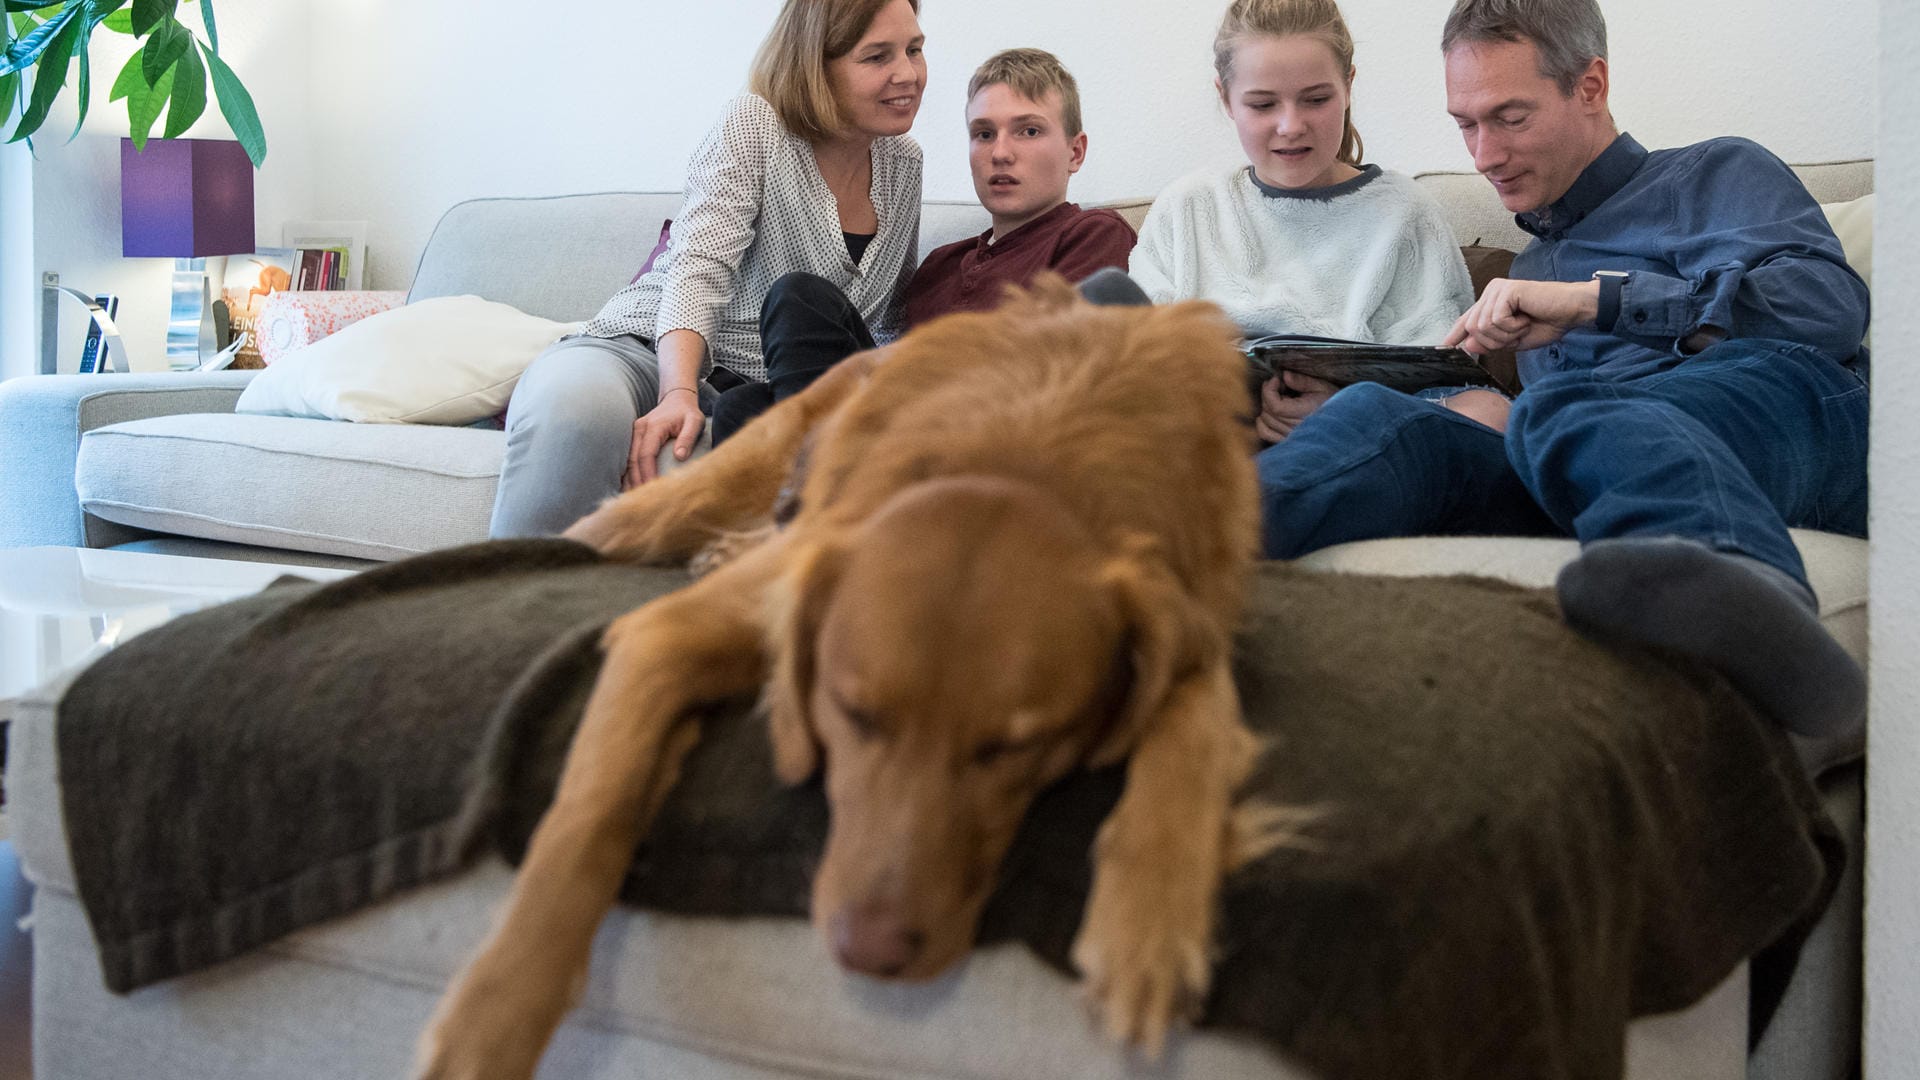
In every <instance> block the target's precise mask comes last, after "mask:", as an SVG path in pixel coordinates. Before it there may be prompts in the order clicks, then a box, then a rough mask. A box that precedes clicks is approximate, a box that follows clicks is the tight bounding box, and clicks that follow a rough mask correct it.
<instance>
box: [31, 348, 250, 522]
mask: <svg viewBox="0 0 1920 1080" xmlns="http://www.w3.org/2000/svg"><path fill="white" fill-rule="evenodd" d="M253 375H254V373H253V372H251V371H210V372H152V373H147V372H136V373H134V374H130V375H128V374H112V375H28V376H22V377H20V378H17V379H10V380H8V381H6V382H4V383H0V462H5V463H6V467H5V468H0V507H3V508H4V510H5V512H4V513H0V548H9V547H29V546H33V545H38V544H60V545H67V546H72V547H86V546H89V545H88V543H87V531H88V530H87V525H86V515H85V514H84V513H83V512H82V511H81V509H80V497H79V495H78V494H77V493H76V492H75V490H74V485H73V468H74V461H75V459H76V458H77V457H78V456H79V453H80V436H81V435H83V434H85V433H86V432H88V431H91V430H93V429H94V428H97V427H105V426H106V425H108V424H117V423H119V422H121V421H123V420H142V419H145V418H147V417H149V416H169V415H172V414H175V413H195V412H232V411H233V405H234V402H236V401H238V400H239V398H240V391H241V390H243V389H245V387H246V385H247V380H249V379H251V378H252V377H253Z"/></svg>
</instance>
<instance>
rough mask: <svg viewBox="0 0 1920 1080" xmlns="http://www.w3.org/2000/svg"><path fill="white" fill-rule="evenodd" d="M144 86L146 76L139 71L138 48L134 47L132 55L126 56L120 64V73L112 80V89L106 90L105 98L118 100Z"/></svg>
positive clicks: (142, 88)
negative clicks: (125, 59)
mask: <svg viewBox="0 0 1920 1080" xmlns="http://www.w3.org/2000/svg"><path fill="white" fill-rule="evenodd" d="M143 47H144V46H143ZM146 88H147V77H146V76H145V75H142V74H141V73H140V49H135V50H133V55H132V56H129V57H127V62H126V63H125V64H123V65H121V67H120V74H119V75H118V76H117V77H115V79H114V80H113V89H112V90H109V91H108V92H107V100H108V101H119V100H120V99H121V98H123V97H127V96H129V95H132V94H136V93H138V92H140V91H142V90H145V89H146Z"/></svg>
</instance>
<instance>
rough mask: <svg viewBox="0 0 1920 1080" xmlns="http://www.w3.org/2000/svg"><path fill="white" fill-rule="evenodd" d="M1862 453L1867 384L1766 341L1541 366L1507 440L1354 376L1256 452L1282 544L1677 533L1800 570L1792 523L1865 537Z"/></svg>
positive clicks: (1269, 524)
mask: <svg viewBox="0 0 1920 1080" xmlns="http://www.w3.org/2000/svg"><path fill="white" fill-rule="evenodd" d="M1866 463H1867V386H1866V383H1865V382H1864V381H1863V380H1862V379H1861V378H1860V377H1859V376H1858V375H1855V374H1854V373H1853V372H1852V371H1850V370H1848V369H1847V368H1845V367H1843V366H1841V365H1840V364H1838V363H1836V362H1835V361H1833V360H1831V359H1829V358H1828V357H1826V356H1825V355H1824V354H1822V353H1820V352H1818V351H1816V350H1814V349H1811V348H1809V347H1807V346H1804V345H1798V344H1794V343H1791V342H1785V341H1767V340H1733V341H1726V342H1722V343H1720V344H1718V345H1715V346H1713V347H1712V348H1709V349H1707V350H1705V351H1704V352H1701V353H1700V354H1699V355H1697V356H1693V357H1688V358H1684V359H1682V358H1678V357H1676V358H1672V359H1670V360H1666V361H1663V362H1661V363H1660V364H1658V365H1654V366H1652V367H1650V368H1647V369H1643V370H1642V371H1640V372H1637V373H1633V374H1630V375H1627V376H1618V375H1611V376H1601V375H1597V374H1594V373H1593V372H1588V371H1570V372H1557V373H1554V374H1552V375H1548V376H1546V377H1544V378H1541V379H1539V380H1537V381H1536V382H1534V383H1532V384H1530V385H1529V386H1528V387H1527V388H1526V390H1525V392H1523V393H1522V394H1521V395H1520V396H1519V398H1517V399H1516V400H1515V401H1514V403H1513V412H1512V414H1511V416H1510V418H1509V421H1508V427H1507V434H1506V436H1505V437H1504V438H1503V437H1502V436H1501V435H1500V433H1498V432H1496V431H1494V430H1492V429H1491V428H1487V427H1485V426H1483V425H1481V424H1478V423H1475V422H1474V421H1472V420H1468V419H1466V418H1465V417H1463V416H1461V415H1459V414H1457V413H1454V412H1450V411H1448V410H1447V409H1445V408H1444V407H1442V406H1440V405H1438V404H1436V403H1433V402H1429V401H1422V400H1419V399H1417V398H1414V397H1410V396H1408V395H1406V394H1400V393H1396V392H1394V391H1391V390H1385V389H1382V388H1381V387H1379V386H1376V385H1371V384H1365V383H1362V384H1358V385H1355V386H1350V387H1348V388H1346V389H1344V390H1341V391H1340V392H1339V393H1337V394H1335V395H1334V396H1333V397H1331V398H1330V399H1328V401H1327V403H1326V404H1325V405H1323V406H1321V407H1320V409H1319V410H1318V411H1317V412H1315V413H1314V414H1313V415H1312V416H1310V417H1308V418H1307V419H1306V420H1305V421H1304V422H1302V423H1301V425H1300V426H1299V427H1298V428H1297V429H1295V431H1294V433H1293V434H1292V435H1291V436H1290V437H1288V438H1287V439H1286V441H1284V442H1281V443H1279V444H1276V445H1274V446H1272V447H1269V448H1268V449H1267V450H1265V451H1264V452H1262V453H1261V454H1260V456H1259V458H1258V466H1259V472H1260V488H1261V513H1262V523H1263V527H1264V531H1265V540H1266V551H1267V554H1268V555H1269V556H1271V557H1274V558H1292V557H1295V556H1298V555H1302V554H1305V553H1306V552H1309V551H1313V550H1315V549H1317V548H1322V547H1326V546H1328V545H1331V544H1337V543H1341V542H1344V541H1348V540H1363V539H1372V538H1377V537H1388V536H1421V535H1448V534H1451V535H1474V534H1516V533H1518V534H1554V533H1558V534H1563V535H1570V536H1574V537H1578V538H1579V539H1580V540H1581V541H1582V542H1585V541H1590V540H1598V539H1603V538H1613V537H1631V536H1642V537H1655V536H1680V537H1686V538H1689V539H1693V540H1698V541H1700V542H1701V543H1704V544H1707V545H1709V546H1711V547H1713V548H1715V549H1717V550H1721V551H1728V552H1734V553H1738V554H1741V555H1746V556H1750V557H1752V558H1755V559H1759V560H1761V561H1763V562H1765V563H1768V564H1770V565H1772V566H1775V567H1778V568H1779V569H1781V570H1783V571H1785V572H1787V573H1788V574H1791V575H1792V576H1793V577H1795V578H1797V579H1799V580H1801V581H1803V582H1804V581H1805V580H1806V572H1805V568H1804V567H1803V566H1802V565H1801V562H1800V555H1799V552H1798V551H1797V550H1795V548H1794V546H1793V541H1792V539H1791V538H1790V537H1789V536H1788V535H1787V527H1788V526H1797V527H1806V528H1816V529H1826V530H1830V531H1833V532H1841V533H1848V534H1851V535H1856V536H1864V535H1865V534H1866V527H1867V464H1866Z"/></svg>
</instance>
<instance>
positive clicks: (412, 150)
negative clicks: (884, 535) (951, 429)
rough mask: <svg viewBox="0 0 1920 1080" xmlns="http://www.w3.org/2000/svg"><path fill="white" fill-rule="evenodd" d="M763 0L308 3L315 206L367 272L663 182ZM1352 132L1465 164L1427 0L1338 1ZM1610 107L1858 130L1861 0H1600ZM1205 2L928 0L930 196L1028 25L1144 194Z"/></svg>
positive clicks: (1203, 133)
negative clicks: (691, 0)
mask: <svg viewBox="0 0 1920 1080" xmlns="http://www.w3.org/2000/svg"><path fill="white" fill-rule="evenodd" d="M778 7H779V3H778V0H709V2H707V3H705V4H701V5H694V4H686V3H684V2H681V0H581V2H578V3H575V4H572V5H569V6H567V7H566V8H564V9H561V10H552V11H549V10H544V9H542V10H540V11H538V12H536V13H535V14H533V15H531V16H530V15H528V14H527V13H526V12H527V9H526V8H525V7H524V5H513V4H508V3H505V2H504V0H409V2H408V3H406V4H392V3H379V2H377V0H334V2H332V3H328V4H323V5H316V6H315V8H314V10H313V16H312V17H313V38H314V50H315V56H316V57H317V58H321V59H319V60H318V61H317V62H316V66H315V69H314V79H315V92H314V95H313V107H314V136H315V139H316V144H317V147H318V153H317V155H316V162H315V164H316V168H317V170H318V172H317V176H318V178H319V183H318V185H317V187H316V189H315V193H314V196H315V199H316V203H317V205H316V207H315V212H316V213H317V214H318V215H319V216H322V217H328V218H333V217H341V218H352V219H357V218H365V219H367V220H368V221H369V222H370V235H369V243H370V245H371V250H370V251H369V253H368V266H369V269H370V271H371V272H372V279H371V283H372V284H377V285H378V286H379V287H383V288H389V287H397V286H402V285H404V284H405V283H406V282H407V281H408V280H409V279H410V277H411V274H412V271H413V264H414V262H415V260H416V258H417V257H418V254H419V250H420V248H421V246H422V245H423V244H424V243H425V240H426V237H427V234H428V232H429V231H430V230H431V228H432V226H433V223H434V221H435V219H436V218H437V217H438V215H439V214H440V212H441V211H442V210H444V209H445V208H446V207H447V206H449V205H451V204H452V203H453V202H455V201H457V200H459V199H463V198H469V197H472V196H477V195H522V194H542V195H544V194H555V193H561V192H569V191H591V190H602V189H609V188H625V189H642V190H661V189H670V190H676V191H677V190H679V187H680V183H681V180H682V178H683V173H684V169H685V165H686V160H687V157H688V155H689V154H690V153H691V151H692V149H693V147H694V144H695V143H696V142H697V141H698V140H699V138H700V136H701V135H702V134H703V133H704V131H705V130H706V128H707V126H708V125H709V124H710V123H712V121H713V119H714V117H715V116H717V115H718V113H719V111H720V107H721V104H722V102H724V101H725V99H726V98H727V97H728V96H730V95H731V94H733V93H735V92H737V91H738V90H739V88H740V87H741V86H742V85H743V84H744V81H745V75H746V68H747V64H748V61H749V60H750V59H751V57H752V53H753V50H754V48H755V46H756V45H757V44H758V39H759V37H760V35H761V34H762V33H763V32H764V31H765V28H766V27H767V25H768V24H769V23H770V22H771V21H772V17H773V13H774V12H775V11H776V10H778ZM1344 7H1345V9H1346V12H1347V15H1348V20H1349V22H1350V24H1351V26H1352V28H1353V31H1354V35H1355V38H1356V39H1357V43H1358V55H1357V58H1356V59H1357V66H1358V67H1359V69H1360V77H1359V82H1358V83H1357V86H1356V100H1357V106H1356V112H1357V115H1356V120H1357V122H1358V123H1359V125H1360V129H1361V133H1362V135H1363V136H1364V137H1365V138H1366V141H1367V148H1368V156H1369V157H1370V158H1372V159H1373V160H1376V161H1379V162H1380V163H1382V164H1384V165H1386V166H1388V167H1390V168H1396V169H1400V170H1403V171H1408V172H1413V171H1418V170H1423V169H1438V168H1465V167H1467V164H1468V162H1467V157H1466V154H1465V152H1464V151H1463V150H1462V149H1461V147H1460V141H1459V137H1458V135H1457V134H1456V133H1455V131H1454V129H1453V125H1452V122H1451V121H1450V120H1449V119H1448V118H1447V116H1446V113H1445V108H1444V100H1443V97H1442V91H1441V68H1440V58H1439V55H1438V40H1439V32H1440V24H1441V22H1442V21H1443V19H1444V17H1445V14H1446V10H1447V4H1445V3H1444V2H1441V0H1427V2H1426V3H1422V4H1407V3H1404V2H1403V0H1346V2H1345V4H1344ZM1606 9H1607V11H1608V13H1609V17H1610V23H1611V29H1612V41H1613V51H1614V55H1615V58H1616V60H1615V80H1616V81H1615V94H1614V101H1615V105H1616V113H1617V115H1618V117H1619V119H1620V121H1621V122H1622V124H1623V125H1624V126H1625V127H1626V128H1627V129H1628V130H1630V131H1632V132H1633V133H1634V134H1635V135H1636V136H1637V137H1639V138H1640V139H1641V140H1642V141H1643V142H1646V143H1648V144H1649V145H1655V146H1658V145H1671V144H1675V143H1682V142H1689V141H1692V140H1695V139H1699V138H1704V137H1706V136H1710V135H1717V134H1727V133H1736V134H1743V135H1748V136H1751V137H1754V138H1757V139H1759V140H1761V141H1762V142H1764V143H1766V144H1768V145H1769V146H1771V147H1772V148H1773V149H1774V150H1775V151H1776V152H1777V153H1779V154H1780V155H1781V156H1783V157H1786V158H1789V159H1791V160H1796V161H1813V160H1824V159H1830V158H1841V157H1862V156H1866V155H1868V154H1870V153H1871V152H1872V147H1873V137H1874V110H1873V101H1874V86H1873V73H1872V67H1871V65H1870V64H1869V63H1868V62H1867V60H1866V58H1867V57H1870V56H1872V55H1873V49H1874V46H1873V40H1874V0H1835V2H1833V3H1827V4H1807V3H1805V2H1804V0H1751V2H1742V3H1739V4H1691V3H1690V4H1672V3H1668V2H1666V0H1607V3H1606ZM1224 10H1225V3H1224V0H1214V2H1196V0H1180V2H1177V3H1174V2H1169V0H1053V2H1048V3H1035V2H1033V0H925V5H924V8H923V11H922V25H923V26H924V27H925V28H926V30H927V34H928V60H929V67H930V69H931V75H930V85H929V87H928V95H927V101H926V104H925V105H924V106H923V108H922V111H921V114H920V121H919V123H918V125H917V126H916V128H915V135H916V136H918V138H919V139H920V141H921V143H922V144H923V145H924V146H925V147H926V150H927V183H926V191H927V195H928V196H929V197H932V198H948V199H970V198H972V197H973V192H972V187H971V184H970V182H969V181H968V178H967V168H966V157H965V146H964V140H963V138H962V130H963V128H962V125H961V121H960V115H961V110H962V108H963V106H964V102H963V101H962V100H961V95H962V94H963V93H964V92H965V85H966V79H967V76H968V75H969V74H970V73H971V72H972V70H973V67H974V66H975V65H976V64H978V63H979V62H980V61H981V60H983V59H985V58H986V57H987V56H988V55H990V54H991V53H993V52H994V51H996V50H998V49H1001V48H1006V47H1010V46H1014V45H1037V46H1041V47H1044V48H1049V49H1052V50H1054V51H1055V52H1057V53H1059V54H1060V56H1061V57H1062V58H1063V59H1064V60H1065V61H1066V62H1067V64H1068V66H1069V67H1070V68H1071V69H1073V70H1074V72H1075V74H1076V75H1077V76H1078V77H1079V79H1080V82H1081V87H1082V93H1083V97H1084V99H1085V104H1086V116H1087V124H1088V129H1089V133H1090V135H1091V141H1092V149H1091V155H1090V158H1089V162H1088V165H1087V168H1086V170H1085V171H1084V172H1083V173H1082V174H1081V176H1080V178H1079V179H1078V180H1077V181H1076V186H1075V197H1076V198H1077V199H1080V200H1081V201H1098V200H1103V199H1114V198H1120V197H1124V196H1134V195H1141V194H1149V193H1151V192H1153V191H1155V190H1157V189H1158V188H1159V187H1160V186H1161V185H1162V184H1164V183H1165V182H1166V181H1168V180H1169V179H1171V178H1173V177H1174V176H1176V175H1178V174H1180V173H1182V172H1185V171H1188V170H1190V169H1193V168H1196V167H1199V166H1201V165H1207V164H1212V163H1223V164H1225V163H1231V162H1232V161H1234V160H1235V159H1236V155H1237V153H1238V150H1237V145H1236V143H1235V142H1234V141H1233V137H1232V133H1231V130H1230V129H1229V128H1228V126H1227V124H1226V121H1225V119H1224V118H1223V117H1222V116H1221V115H1220V112H1219V109H1218V108H1217V106H1216V105H1215V103H1214V99H1213V96H1212V90H1211V80H1212V67H1211V52H1210V49H1211V41H1212V35H1213V31H1214V28H1215V26H1216V24H1217V21H1218V18H1219V15H1220V13H1221V12H1222V11H1224Z"/></svg>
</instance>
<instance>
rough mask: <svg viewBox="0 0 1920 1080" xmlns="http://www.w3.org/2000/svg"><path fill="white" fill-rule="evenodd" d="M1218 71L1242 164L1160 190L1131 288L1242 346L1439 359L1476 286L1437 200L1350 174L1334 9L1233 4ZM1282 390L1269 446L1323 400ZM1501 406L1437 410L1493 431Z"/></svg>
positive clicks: (1498, 402) (1286, 385)
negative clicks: (1314, 339)
mask: <svg viewBox="0 0 1920 1080" xmlns="http://www.w3.org/2000/svg"><path fill="white" fill-rule="evenodd" d="M1214 66H1215V70H1216V72H1217V74H1218V78H1217V79H1216V81H1215V83H1214V86H1215V89H1216V90H1217V91H1218V92H1219V94H1220V99H1221V102H1222V104H1223V105H1225V107H1226V109H1227V114H1228V116H1230V117H1231V118H1232V120H1233V125H1234V129H1235V130H1236V132H1237V133H1238V134H1239V136H1240V146H1241V148H1242V149H1243V150H1244V151H1245V152H1246V155H1247V159H1248V161H1249V163H1250V164H1249V165H1245V166H1235V167H1233V168H1232V169H1229V170H1218V169H1215V170H1208V171H1204V172H1200V173H1195V174H1193V175H1191V176H1188V177H1185V178H1184V179H1181V180H1178V181H1176V182H1175V183H1173V184H1172V185H1171V186H1169V187H1168V188H1167V189H1166V190H1165V191H1163V192H1162V193H1161V195H1160V197H1159V198H1157V199H1155V200H1154V203H1153V209H1152V210H1150V211H1149V212H1148V214H1147V220H1146V222H1145V224H1144V225H1143V226H1142V227H1141V229H1140V242H1139V245H1138V246H1136V247H1135V248H1134V250H1133V258H1132V260H1131V267H1130V273H1131V276H1132V277H1133V278H1134V280H1135V281H1137V282H1138V283H1139V285H1140V287H1141V288H1142V289H1143V290H1144V291H1145V292H1146V294H1147V295H1148V296H1149V297H1150V298H1152V299H1153V301H1154V302H1156V303H1165V302H1169V301H1173V300H1187V299H1196V298H1197V299H1202V300H1211V301H1213V302H1215V303H1217V304H1219V305H1220V306H1221V307H1222V308H1224V309H1225V310H1226V312H1227V314H1228V315H1229V316H1230V317H1232V318H1233V319H1234V320H1235V321H1236V322H1238V323H1239V324H1240V326H1241V328H1242V329H1243V330H1244V331H1245V332H1246V333H1247V334H1248V336H1257V335H1260V334H1271V333H1292V334H1313V335H1316V336H1320V337H1335V338H1351V339H1354V340H1358V341H1377V342H1385V343H1388V344H1395V345H1437V344H1439V343H1440V340H1441V339H1442V338H1443V337H1445V336H1446V334H1447V331H1448V330H1450V329H1451V328H1452V327H1453V323H1454V320H1456V319H1458V318H1459V316H1460V313H1461V312H1463V311H1465V310H1466V309H1467V308H1468V306H1469V305H1471V304H1472V302H1473V285H1472V282H1471V280H1470V279H1469V278H1468V276H1467V267H1466V263H1465V262H1464V261H1462V259H1461V256H1460V249H1459V247H1458V245H1457V242H1456V241H1455V239H1454V237H1453V232H1452V230H1451V229H1450V228H1449V227H1448V225H1447V222H1446V218H1445V217H1444V216H1443V214H1442V213H1441V210H1440V206H1439V204H1438V203H1437V202H1435V201H1434V199H1433V197H1432V196H1431V195H1428V194H1427V193H1426V192H1424V191H1422V190H1421V189H1420V188H1419V186H1418V185H1417V184H1415V183H1414V182H1413V180H1412V179H1411V178H1410V177H1407V176H1404V175H1402V174H1399V173H1392V172H1386V171H1383V170H1382V169H1381V168H1380V167H1379V166H1378V165H1362V164H1361V142H1360V135H1359V132H1357V131H1355V130H1354V126H1353V109H1352V105H1351V91H1352V85H1353V74H1354V68H1353V37H1352V35H1351V34H1350V33H1349V32H1348V30H1347V25H1346V21H1345V19H1343V18H1342V17H1341V15H1340V9H1339V8H1338V6H1336V5H1335V3H1334V0H1235V3H1234V4H1233V5H1232V7H1230V8H1229V9H1228V11H1227V15H1226V18H1225V19H1224V20H1223V22H1222V24H1221V27H1220V32H1219V35H1218V36H1217V37H1216V39H1215V41H1214ZM1283 380H1284V381H1283ZM1283 380H1281V379H1276V380H1272V381H1271V382H1270V383H1269V384H1268V386H1267V387H1266V388H1265V389H1264V391H1263V393H1262V395H1261V397H1262V408H1261V414H1260V416H1259V417H1258V418H1257V419H1256V421H1255V428H1256V430H1257V431H1258V433H1259V434H1260V435H1261V437H1263V438H1265V439H1266V440H1267V441H1269V442H1277V441H1278V440H1280V439H1282V438H1284V437H1285V436H1286V435H1287V434H1288V433H1289V432H1290V431H1292V430H1293V427H1294V426H1295V425H1297V424H1298V423H1299V422H1300V420H1301V419H1304V418H1305V416H1306V415H1307V414H1308V413H1310V412H1311V411H1312V410H1313V409H1314V408H1317V407H1318V406H1319V404H1320V402H1322V401H1324V400H1325V399H1326V397H1327V396H1328V394H1329V393H1330V392H1331V390H1332V387H1331V386H1329V385H1328V384H1326V383H1323V382H1320V381H1319V380H1317V379H1310V378H1307V377H1306V376H1301V375H1298V374H1295V373H1288V374H1287V375H1286V376H1284V377H1283ZM1505 404H1506V402H1505V398H1504V397H1502V396H1501V395H1499V394H1497V393H1494V392H1491V391H1484V390H1483V391H1476V392H1469V393H1464V394H1459V395H1455V396H1452V397H1449V398H1448V406H1449V407H1451V408H1456V409H1458V410H1459V411H1462V412H1465V413H1467V414H1468V415H1471V416H1473V417H1474V418H1475V419H1479V420H1481V421H1482V422H1489V421H1490V420H1494V419H1499V420H1504V413H1505ZM1494 426H1500V425H1499V424H1495V425H1494Z"/></svg>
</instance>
